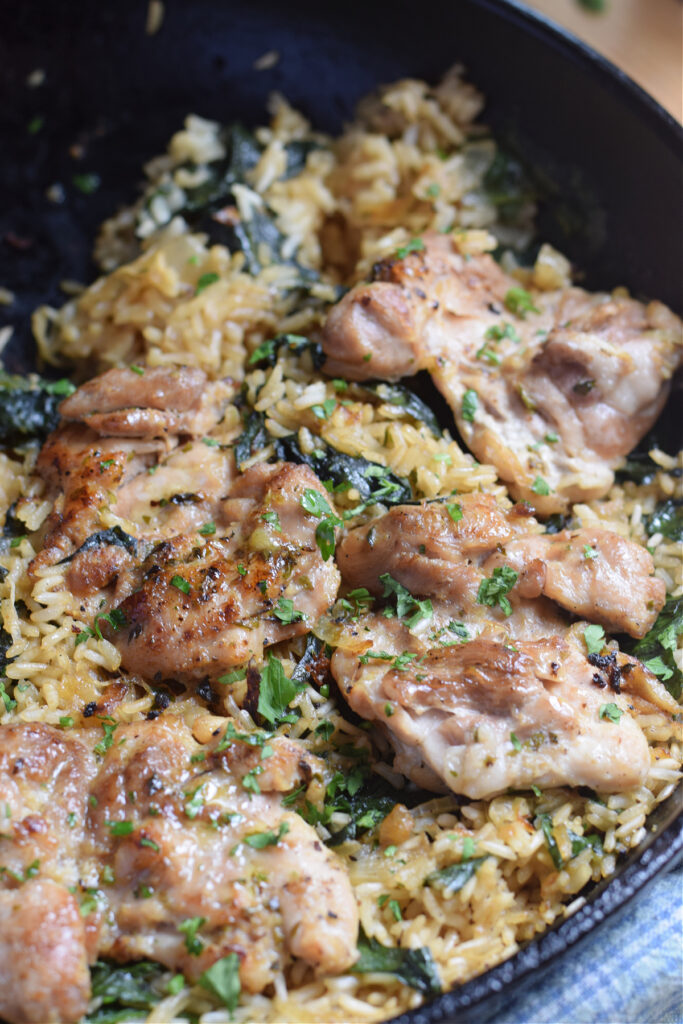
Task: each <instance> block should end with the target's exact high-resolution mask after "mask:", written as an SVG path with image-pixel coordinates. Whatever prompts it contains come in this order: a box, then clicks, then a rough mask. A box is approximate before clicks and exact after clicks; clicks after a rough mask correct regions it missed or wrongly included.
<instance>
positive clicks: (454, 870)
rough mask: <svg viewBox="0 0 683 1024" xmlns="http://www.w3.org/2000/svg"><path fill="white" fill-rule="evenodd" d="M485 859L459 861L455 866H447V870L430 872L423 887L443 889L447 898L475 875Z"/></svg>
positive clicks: (473, 858)
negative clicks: (429, 886)
mask: <svg viewBox="0 0 683 1024" xmlns="http://www.w3.org/2000/svg"><path fill="white" fill-rule="evenodd" d="M485 860H488V858H487V857H472V858H471V859H470V860H461V861H459V862H458V863H457V864H449V865H448V867H447V868H441V869H440V870H439V871H432V872H431V874H429V875H427V877H426V878H425V882H424V884H425V885H431V886H436V887H438V888H440V889H443V891H444V893H446V895H447V896H450V895H452V893H454V892H458V890H459V889H462V887H463V886H464V885H465V883H466V882H469V880H470V878H472V876H473V875H475V874H476V873H477V871H478V870H479V868H480V867H481V865H482V864H483V863H484V861H485Z"/></svg>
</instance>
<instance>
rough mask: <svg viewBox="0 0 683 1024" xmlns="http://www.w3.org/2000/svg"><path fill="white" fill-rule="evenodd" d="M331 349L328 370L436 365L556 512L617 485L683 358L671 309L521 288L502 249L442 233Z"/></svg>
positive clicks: (485, 454)
mask: <svg viewBox="0 0 683 1024" xmlns="http://www.w3.org/2000/svg"><path fill="white" fill-rule="evenodd" d="M323 347H324V349H325V352H326V353H327V362H326V364H325V370H326V372H327V373H329V374H330V375H335V376H341V377H347V378H349V379H352V380H366V379H368V378H374V377H381V378H386V379H389V380H397V379H399V378H400V377H403V376H407V375H410V374H413V373H416V372H417V370H419V369H427V370H429V372H430V373H431V375H432V377H433V379H434V382H435V383H436V385H437V387H438V388H439V389H440V390H441V391H442V393H443V394H444V396H445V398H446V399H447V400H448V402H449V404H450V405H451V408H452V410H453V413H454V415H455V418H456V421H457V424H458V429H459V430H460V433H461V434H462V436H463V438H464V440H465V442H466V444H467V445H468V446H469V447H470V448H471V450H472V451H473V452H474V454H475V455H476V456H477V458H478V459H479V460H480V461H481V462H490V463H492V464H493V465H494V466H495V467H496V469H497V470H498V473H499V475H500V477H501V479H503V480H504V481H505V482H506V483H507V484H508V486H509V488H510V491H511V492H512V494H513V495H514V496H515V497H517V498H518V499H521V500H526V501H529V502H531V503H532V504H533V505H534V507H535V508H536V509H537V510H538V511H539V512H542V513H544V514H545V513H550V512H555V511H561V510H563V509H564V508H566V507H567V505H568V503H569V502H572V501H586V500H589V499H592V498H597V497H600V496H601V495H603V494H605V493H606V491H607V490H608V489H609V487H610V485H611V483H612V481H613V479H614V473H613V470H614V468H615V467H616V466H617V465H618V464H619V462H620V460H621V459H622V457H623V456H624V455H626V454H627V453H628V452H629V451H630V450H631V449H632V448H633V447H634V445H635V444H636V443H637V442H638V440H639V439H640V438H641V437H642V436H643V435H644V434H645V433H646V432H647V430H648V429H649V428H650V427H651V426H652V424H653V423H654V421H655V419H656V418H657V416H658V415H659V413H660V412H661V410H662V408H663V406H664V403H665V401H666V397H667V395H668V393H669V384H670V380H671V377H672V376H673V373H674V372H675V370H676V368H677V367H678V366H679V365H680V364H681V361H682V360H683V340H682V337H681V322H680V320H679V319H678V318H677V317H676V316H675V315H674V314H673V313H671V311H670V310H668V309H667V308H666V307H665V306H663V305H662V304H661V303H657V302H651V303H649V304H648V305H644V304H643V303H640V302H636V301H635V300H633V299H628V298H621V297H620V298H616V297H613V296H610V295H606V294H602V293H598V294H590V293H588V292H586V291H583V290H582V289H580V288H569V289H567V290H564V291H555V292H533V293H527V292H523V291H522V290H521V289H520V287H519V282H518V281H516V280H515V279H514V278H512V277H510V276H508V275H507V274H505V273H504V272H503V271H502V270H501V269H500V267H498V265H497V264H496V263H495V262H494V260H493V259H492V258H491V257H490V256H488V255H480V256H474V257H467V256H463V255H461V254H460V253H459V252H457V250H456V249H454V247H453V243H452V241H451V239H450V238H447V237H445V236H440V235H435V234H431V233H430V234H428V235H425V238H424V248H423V249H422V250H421V251H418V252H411V253H409V254H408V255H407V256H405V257H404V258H403V259H393V260H385V261H383V262H382V263H379V264H377V266H376V267H375V279H374V281H373V282H372V283H370V284H359V285H356V287H355V288H352V289H351V291H350V292H348V293H347V294H346V295H345V296H344V298H343V299H342V300H341V301H340V302H339V303H338V304H337V306H335V307H334V308H333V309H332V311H331V312H330V314H329V316H328V318H327V323H326V325H325V329H324V336H323Z"/></svg>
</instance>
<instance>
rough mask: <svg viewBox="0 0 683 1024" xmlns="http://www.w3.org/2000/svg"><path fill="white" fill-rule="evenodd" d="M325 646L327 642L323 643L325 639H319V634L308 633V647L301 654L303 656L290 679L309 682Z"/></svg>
mask: <svg viewBox="0 0 683 1024" xmlns="http://www.w3.org/2000/svg"><path fill="white" fill-rule="evenodd" d="M324 646H325V644H324V643H323V641H322V640H319V639H318V637H317V636H314V635H313V633H309V634H308V636H307V637H306V647H305V648H304V653H303V654H302V655H301V658H300V659H299V662H298V664H297V666H296V668H295V669H294V671H293V672H292V674H291V676H290V679H291V680H292V681H293V682H295V683H307V682H308V680H309V678H310V675H311V669H312V668H313V666H314V665H315V664H316V662H317V661H318V660H319V658H320V654H321V652H322V649H323V647H324Z"/></svg>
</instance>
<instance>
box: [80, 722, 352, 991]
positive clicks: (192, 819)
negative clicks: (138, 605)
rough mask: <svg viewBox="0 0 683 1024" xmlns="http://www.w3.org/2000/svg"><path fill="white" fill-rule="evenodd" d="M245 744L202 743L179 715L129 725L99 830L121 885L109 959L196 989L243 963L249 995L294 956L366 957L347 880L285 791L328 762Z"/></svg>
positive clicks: (114, 755) (311, 959)
mask: <svg viewBox="0 0 683 1024" xmlns="http://www.w3.org/2000/svg"><path fill="white" fill-rule="evenodd" d="M240 735H241V734H240V733H238V732H236V731H235V729H234V726H233V725H232V723H230V725H229V726H228V727H227V729H226V728H223V729H221V730H220V732H219V735H218V736H217V737H216V739H215V741H214V742H213V743H212V744H211V745H207V746H205V747H202V746H200V745H199V744H198V743H196V742H195V740H194V739H193V738H192V735H191V733H190V731H189V729H188V728H187V727H186V726H185V725H184V723H182V722H181V721H180V720H178V719H174V720H169V719H167V720H165V721H164V720H160V721H157V722H142V723H137V724H133V725H127V726H119V728H118V730H117V732H116V738H117V740H118V741H119V742H117V743H116V744H115V745H113V746H112V748H111V749H110V750H109V752H108V753H107V755H106V757H105V761H104V764H103V767H102V769H101V771H100V774H99V777H98V780H97V784H96V786H95V789H94V790H93V794H94V796H95V798H96V800H97V803H96V804H95V805H94V806H93V807H92V808H91V810H90V821H89V825H90V828H89V835H90V837H91V842H92V850H91V854H92V856H93V857H94V859H95V861H96V863H97V864H99V865H100V866H101V867H104V866H105V865H108V866H109V868H110V870H111V873H112V875H113V882H111V883H110V884H109V885H107V886H106V899H107V907H106V908H103V911H102V913H101V914H100V915H99V921H100V925H101V932H100V940H99V949H100V953H102V954H104V955H107V956H111V957H114V958H115V959H121V960H127V959H135V958H139V957H150V958H152V959H155V960H159V961H160V962H161V963H163V964H165V965H166V966H168V967H170V968H172V969H173V970H182V971H183V973H184V974H185V975H186V976H187V977H188V978H189V979H190V980H196V979H197V978H198V976H199V975H200V974H201V973H202V972H203V971H204V970H206V969H207V968H208V967H209V966H210V965H211V964H212V963H214V962H215V961H216V960H217V959H220V958H221V957H223V956H226V955H227V954H228V953H237V955H238V957H239V959H240V980H241V983H242V986H243V988H244V989H245V990H246V991H249V992H259V991H261V990H262V989H263V988H264V987H265V986H266V985H268V984H269V983H271V982H272V980H273V976H274V974H275V972H277V971H278V970H281V969H282V968H283V966H284V965H285V963H286V962H287V961H288V960H289V959H290V958H291V957H293V956H295V957H301V958H302V959H304V960H306V961H307V962H308V963H310V964H311V965H312V966H314V967H316V968H319V969H320V970H321V971H324V972H327V973H338V972H340V971H343V970H345V969H346V968H348V967H349V966H350V965H351V964H352V963H353V961H354V960H355V958H356V934H357V928H358V915H357V909H356V903H355V899H354V896H353V892H352V890H351V885H350V882H349V879H348V876H347V874H346V871H345V869H344V868H343V867H342V865H341V863H340V862H339V861H338V860H337V858H336V857H335V855H334V854H333V853H331V852H330V851H328V850H327V849H326V848H325V847H324V846H323V844H322V843H321V842H320V841H319V839H318V837H317V835H316V833H315V831H314V830H313V829H312V828H311V827H310V826H309V825H306V824H305V823H304V821H303V820H302V819H301V818H300V817H299V816H298V815H296V814H294V813H291V812H288V811H285V810H284V809H283V808H282V806H281V802H280V797H279V795H278V793H279V792H282V789H283V787H284V786H289V785H291V786H298V785H301V784H308V782H309V781H310V779H311V777H312V774H313V773H316V772H320V770H321V768H322V765H321V764H320V763H319V762H318V760H317V759H316V758H314V757H312V756H311V755H308V754H307V753H306V752H305V751H303V750H302V749H301V748H300V747H298V746H297V744H295V743H293V742H290V741H287V740H284V741H283V740H280V739H279V738H274V739H268V741H267V742H266V738H265V736H263V735H261V736H260V737H259V735H258V734H256V735H255V738H254V734H252V737H251V740H250V744H257V745H249V744H245V743H244V742H243V741H242V740H241V739H240ZM122 740H125V742H120V741H122ZM245 746H247V747H248V750H247V752H246V753H244V752H243V751H242V748H244V747H245ZM236 751H242V753H243V754H244V756H240V754H239V753H236ZM271 758H274V759H276V760H277V762H278V764H277V766H276V768H275V769H274V771H273V772H270V771H269V767H268V761H269V760H270V759H271ZM247 764H253V767H252V768H250V769H249V770H248V772H247V771H245V769H246V767H247ZM131 793H133V794H135V799H134V801H132V800H131V797H130V794H131ZM124 822H125V823H126V824H123V823H124ZM110 877H111V876H110ZM107 911H110V912H111V914H108V913H107ZM112 915H113V916H112ZM193 918H198V919H200V920H201V923H200V925H199V927H198V928H197V929H195V931H194V932H188V930H187V922H188V921H190V920H191V919H193Z"/></svg>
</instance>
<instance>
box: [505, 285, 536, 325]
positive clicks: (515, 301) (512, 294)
mask: <svg viewBox="0 0 683 1024" xmlns="http://www.w3.org/2000/svg"><path fill="white" fill-rule="evenodd" d="M503 302H504V303H505V308H506V309H509V310H510V312H511V313H514V315H515V316H518V317H519V318H520V320H523V319H524V317H525V316H526V314H527V313H540V312H541V311H540V309H538V308H537V307H536V306H534V300H533V298H532V297H531V295H530V294H529V292H528V291H526V290H525V289H524V288H510V290H509V291H508V292H507V293H506V295H505V298H504V299H503Z"/></svg>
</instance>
